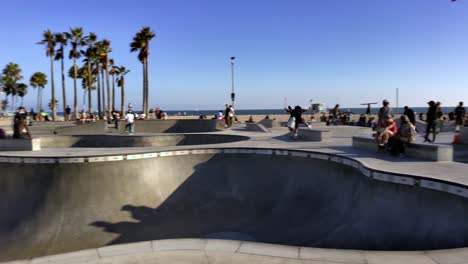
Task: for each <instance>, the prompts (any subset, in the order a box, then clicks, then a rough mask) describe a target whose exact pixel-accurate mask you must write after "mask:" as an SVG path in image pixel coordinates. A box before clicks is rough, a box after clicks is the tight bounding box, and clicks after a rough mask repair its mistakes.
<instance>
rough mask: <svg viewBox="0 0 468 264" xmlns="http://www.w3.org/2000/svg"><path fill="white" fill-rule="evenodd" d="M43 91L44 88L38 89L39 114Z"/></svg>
mask: <svg viewBox="0 0 468 264" xmlns="http://www.w3.org/2000/svg"><path fill="white" fill-rule="evenodd" d="M43 89H44V87H39V109H38V111H39V112H40V111H41V109H42V90H43Z"/></svg>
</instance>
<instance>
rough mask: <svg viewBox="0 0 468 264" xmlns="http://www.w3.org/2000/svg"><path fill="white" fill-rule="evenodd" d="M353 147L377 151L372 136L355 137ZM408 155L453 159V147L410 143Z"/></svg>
mask: <svg viewBox="0 0 468 264" xmlns="http://www.w3.org/2000/svg"><path fill="white" fill-rule="evenodd" d="M353 147H355V148H359V149H364V150H369V151H374V152H375V151H377V145H376V143H375V139H374V138H372V137H361V136H354V137H353ZM406 156H408V157H411V158H417V159H423V160H431V161H453V147H452V146H448V145H439V144H422V143H410V144H409V145H408V147H407V148H406Z"/></svg>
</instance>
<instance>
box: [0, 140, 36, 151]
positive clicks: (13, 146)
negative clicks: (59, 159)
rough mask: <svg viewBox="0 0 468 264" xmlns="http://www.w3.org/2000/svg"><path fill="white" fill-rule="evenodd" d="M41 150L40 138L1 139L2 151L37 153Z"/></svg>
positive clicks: (0, 147)
mask: <svg viewBox="0 0 468 264" xmlns="http://www.w3.org/2000/svg"><path fill="white" fill-rule="evenodd" d="M37 150H41V139H40V138H27V139H0V151H37Z"/></svg>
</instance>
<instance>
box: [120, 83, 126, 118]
mask: <svg viewBox="0 0 468 264" xmlns="http://www.w3.org/2000/svg"><path fill="white" fill-rule="evenodd" d="M120 78H123V77H120ZM120 97H121V98H120V109H122V110H121V111H122V116H125V81H124V80H123V79H122V90H121V92H120Z"/></svg>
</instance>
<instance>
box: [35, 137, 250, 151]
mask: <svg viewBox="0 0 468 264" xmlns="http://www.w3.org/2000/svg"><path fill="white" fill-rule="evenodd" d="M248 139H249V137H245V136H238V135H220V134H159V135H119V134H103V135H74V136H44V137H41V138H40V140H41V147H42V148H73V147H76V148H123V147H165V146H182V145H205V144H221V143H232V142H238V141H244V140H248Z"/></svg>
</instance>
